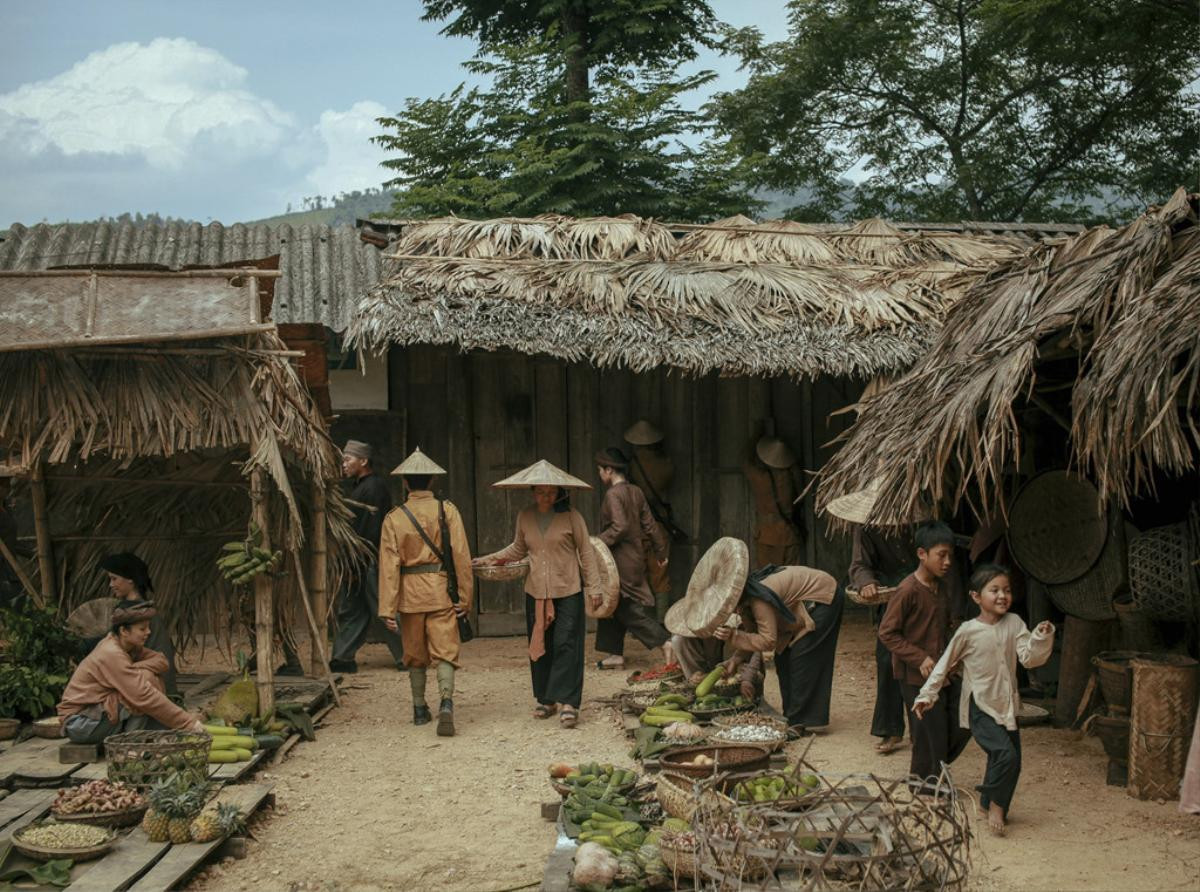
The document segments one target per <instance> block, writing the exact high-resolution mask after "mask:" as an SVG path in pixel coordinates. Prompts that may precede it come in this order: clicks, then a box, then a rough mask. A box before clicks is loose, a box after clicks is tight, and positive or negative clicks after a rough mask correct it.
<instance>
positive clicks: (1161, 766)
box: [1128, 655, 1200, 799]
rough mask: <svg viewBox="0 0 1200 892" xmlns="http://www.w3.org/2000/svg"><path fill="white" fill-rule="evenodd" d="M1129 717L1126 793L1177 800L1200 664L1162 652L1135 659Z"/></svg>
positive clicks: (1198, 690)
mask: <svg viewBox="0 0 1200 892" xmlns="http://www.w3.org/2000/svg"><path fill="white" fill-rule="evenodd" d="M1132 667H1133V708H1132V711H1131V714H1130V719H1129V787H1128V790H1129V793H1130V795H1132V796H1136V797H1138V798H1139V799H1177V798H1179V785H1180V783H1181V782H1182V780H1183V771H1184V768H1185V767H1186V763H1187V753H1188V746H1189V745H1190V744H1191V737H1192V725H1193V723H1194V722H1195V720H1196V699H1197V697H1198V696H1200V663H1197V662H1196V661H1195V660H1193V659H1191V658H1190V657H1182V656H1173V655H1164V656H1161V657H1157V658H1155V659H1154V660H1134V661H1133V662H1132Z"/></svg>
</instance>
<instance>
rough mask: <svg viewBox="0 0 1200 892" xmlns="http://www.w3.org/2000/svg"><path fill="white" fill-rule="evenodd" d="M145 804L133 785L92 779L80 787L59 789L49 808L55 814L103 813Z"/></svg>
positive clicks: (125, 809)
mask: <svg viewBox="0 0 1200 892" xmlns="http://www.w3.org/2000/svg"><path fill="white" fill-rule="evenodd" d="M145 804H146V800H145V798H144V797H143V796H142V795H141V794H140V793H139V792H138V791H137V790H135V789H134V788H133V787H130V786H128V785H126V784H123V783H121V782H120V781H118V782H117V783H110V782H109V781H106V780H93V781H88V782H87V783H86V784H84V785H83V786H81V787H67V788H65V789H62V790H59V791H58V795H57V796H55V797H54V803H53V804H52V805H51V806H50V809H51V811H53V812H54V814H56V815H92V814H95V815H103V814H109V813H112V812H119V811H127V810H129V809H134V808H141V807H142V806H143V805H145Z"/></svg>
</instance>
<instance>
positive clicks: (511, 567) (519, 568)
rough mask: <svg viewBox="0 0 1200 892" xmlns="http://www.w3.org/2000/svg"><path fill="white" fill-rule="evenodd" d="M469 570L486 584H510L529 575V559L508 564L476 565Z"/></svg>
mask: <svg viewBox="0 0 1200 892" xmlns="http://www.w3.org/2000/svg"><path fill="white" fill-rule="evenodd" d="M471 570H472V572H474V574H475V575H476V576H477V577H479V578H480V579H484V580H487V581H488V582H512V581H513V580H514V579H524V578H525V577H526V576H527V575H528V574H529V558H523V559H522V560H519V561H513V562H512V563H510V564H481V565H480V564H477V565H475V566H473V567H471Z"/></svg>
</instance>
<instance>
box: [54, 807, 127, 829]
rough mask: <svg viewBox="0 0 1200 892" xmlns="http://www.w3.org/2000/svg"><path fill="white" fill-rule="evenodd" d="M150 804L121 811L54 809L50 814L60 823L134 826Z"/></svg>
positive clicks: (95, 825) (94, 825)
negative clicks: (67, 810) (64, 812)
mask: <svg viewBox="0 0 1200 892" xmlns="http://www.w3.org/2000/svg"><path fill="white" fill-rule="evenodd" d="M147 808H149V805H148V804H143V805H139V806H136V807H135V808H125V809H122V810H121V811H93V812H75V813H73V814H69V815H68V814H63V813H61V812H57V811H55V810H54V809H51V810H50V815H51V816H52V817H53V818H54V820H56V821H58V822H59V823H60V824H72V823H74V824H91V825H92V826H93V827H132V826H133V825H134V824H136V823H138V822H139V821H141V819H142V818H143V817H145V815H146V809H147Z"/></svg>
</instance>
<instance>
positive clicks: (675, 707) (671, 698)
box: [640, 694, 695, 728]
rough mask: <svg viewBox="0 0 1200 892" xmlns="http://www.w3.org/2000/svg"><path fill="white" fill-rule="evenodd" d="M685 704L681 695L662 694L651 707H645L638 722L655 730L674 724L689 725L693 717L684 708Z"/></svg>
mask: <svg viewBox="0 0 1200 892" xmlns="http://www.w3.org/2000/svg"><path fill="white" fill-rule="evenodd" d="M687 702H688V701H687V698H686V697H684V695H683V694H663V695H662V696H661V697H659V698H658V699H657V700H655V701H654V703H653V704H652V705H651V706H647V707H646V711H645V712H643V713H642V715H641V718H640V721H641V723H642V724H643V725H649V726H652V727H657V728H664V727H666V726H667V725H673V724H675V723H676V722H688V723H691V722H692V720H693V719H694V718H695V716H693V715H692V714H691V713H690V712H688V711H687V710H686V709H685V708H684V707H685V706H687Z"/></svg>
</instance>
